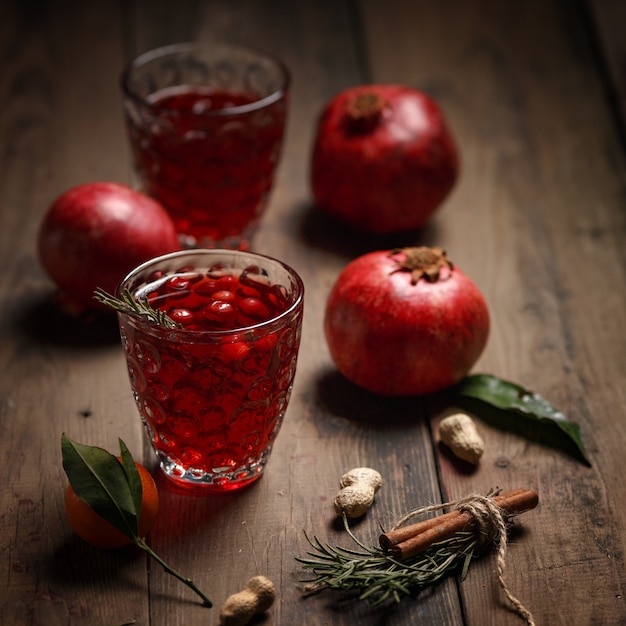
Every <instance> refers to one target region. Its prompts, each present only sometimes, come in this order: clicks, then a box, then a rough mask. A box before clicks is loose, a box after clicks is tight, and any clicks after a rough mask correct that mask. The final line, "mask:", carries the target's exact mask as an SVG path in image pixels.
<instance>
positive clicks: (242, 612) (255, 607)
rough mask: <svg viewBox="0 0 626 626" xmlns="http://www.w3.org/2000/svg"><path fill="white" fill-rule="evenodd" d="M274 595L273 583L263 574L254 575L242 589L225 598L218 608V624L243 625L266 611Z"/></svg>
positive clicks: (223, 625) (227, 625) (226, 625)
mask: <svg viewBox="0 0 626 626" xmlns="http://www.w3.org/2000/svg"><path fill="white" fill-rule="evenodd" d="M275 597H276V590H275V588H274V583H273V582H272V581H271V580H270V579H269V578H266V577H265V576H254V577H253V578H251V579H250V580H249V581H248V584H247V585H246V587H245V588H244V589H242V590H241V591H239V592H238V593H234V594H233V595H231V596H228V598H226V601H225V602H224V604H222V608H221V610H220V626H244V625H245V624H247V623H248V622H249V621H250V620H251V619H252V618H253V617H254V616H255V615H258V614H259V613H264V612H265V611H267V610H268V609H269V608H270V607H271V606H272V604H273V603H274V598H275Z"/></svg>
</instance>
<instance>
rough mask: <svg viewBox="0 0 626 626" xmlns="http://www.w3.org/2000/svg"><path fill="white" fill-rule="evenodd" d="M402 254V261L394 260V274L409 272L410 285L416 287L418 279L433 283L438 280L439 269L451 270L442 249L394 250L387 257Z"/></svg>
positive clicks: (450, 263) (450, 262)
mask: <svg viewBox="0 0 626 626" xmlns="http://www.w3.org/2000/svg"><path fill="white" fill-rule="evenodd" d="M396 254H403V255H404V259H401V260H400V259H395V263H396V267H395V268H394V269H393V270H392V272H391V273H392V274H393V273H395V272H410V273H411V284H412V285H416V284H417V282H418V281H419V279H420V278H423V279H424V280H426V281H428V282H429V283H435V282H437V281H438V280H439V277H440V272H441V268H443V267H447V268H448V269H450V270H451V269H453V268H454V265H453V264H452V261H450V260H449V259H448V258H447V256H446V251H445V250H444V249H443V248H428V247H426V246H419V247H417V248H396V249H394V250H392V251H391V252H390V253H389V256H394V255H396Z"/></svg>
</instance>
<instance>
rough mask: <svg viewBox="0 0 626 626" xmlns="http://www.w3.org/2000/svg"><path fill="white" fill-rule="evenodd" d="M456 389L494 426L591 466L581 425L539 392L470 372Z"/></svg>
mask: <svg viewBox="0 0 626 626" xmlns="http://www.w3.org/2000/svg"><path fill="white" fill-rule="evenodd" d="M453 393H454V394H455V395H456V396H457V399H458V400H459V401H460V402H461V403H464V404H466V405H467V406H468V407H469V408H470V409H471V410H473V412H474V413H476V415H478V416H479V417H482V418H485V419H486V420H487V421H490V422H491V423H492V424H493V425H494V426H496V427H500V428H504V429H506V430H511V431H514V432H517V433H518V434H522V435H524V436H526V437H528V438H530V439H534V440H536V441H538V442H540V443H544V444H548V445H553V446H556V447H559V448H561V449H563V450H565V451H566V452H568V453H569V454H571V455H573V456H575V457H577V458H578V459H579V460H581V461H582V462H583V463H585V465H588V466H591V461H590V460H589V456H588V455H587V451H586V449H585V445H584V442H583V438H582V434H581V432H580V428H579V427H578V425H577V424H575V423H574V422H570V421H568V419H567V417H566V416H565V415H564V414H563V413H562V412H561V411H559V410H558V409H556V408H555V407H553V406H552V405H551V404H550V403H549V402H548V401H547V400H546V399H545V398H543V397H541V396H540V395H539V394H537V393H535V392H533V391H530V390H529V389H525V388H524V387H521V386H520V385H517V384H515V383H512V382H509V381H506V380H502V379H501V378H497V377H496V376H491V375H489V374H475V375H472V376H467V377H466V378H465V379H464V380H462V381H461V382H460V383H459V384H458V385H457V386H456V387H454V389H453ZM472 401H474V402H472ZM475 401H478V404H477V403H476V402H475Z"/></svg>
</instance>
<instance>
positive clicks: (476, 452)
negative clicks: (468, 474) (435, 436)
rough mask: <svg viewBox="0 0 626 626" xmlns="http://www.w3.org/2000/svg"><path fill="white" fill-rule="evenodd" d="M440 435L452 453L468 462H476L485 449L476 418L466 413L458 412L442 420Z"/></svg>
mask: <svg viewBox="0 0 626 626" xmlns="http://www.w3.org/2000/svg"><path fill="white" fill-rule="evenodd" d="M439 437H440V439H441V441H442V442H443V443H445V444H446V445H447V446H448V448H450V450H451V451H452V453H453V454H454V455H455V456H456V457H458V458H459V459H462V460H463V461H467V462H468V463H472V464H474V465H475V464H476V463H478V461H479V460H480V457H481V456H482V455H483V452H484V451H485V444H484V442H483V440H482V437H481V436H480V435H479V434H478V430H477V429H476V424H475V423H474V420H473V419H472V418H471V417H470V416H469V415H466V414H465V413H456V414H455V415H450V416H448V417H446V418H444V419H442V420H441V423H440V424H439Z"/></svg>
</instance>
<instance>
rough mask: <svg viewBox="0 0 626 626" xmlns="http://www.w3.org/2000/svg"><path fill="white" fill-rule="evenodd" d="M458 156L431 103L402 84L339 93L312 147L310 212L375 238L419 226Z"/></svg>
mask: <svg viewBox="0 0 626 626" xmlns="http://www.w3.org/2000/svg"><path fill="white" fill-rule="evenodd" d="M458 172H459V157H458V152H457V149H456V145H455V142H454V139H453V137H452V135H451V133H450V131H449V130H448V128H447V126H446V123H445V120H444V116H443V114H442V112H441V110H440V109H439V107H438V106H437V104H436V103H435V102H434V100H432V99H431V98H430V97H428V96H427V95H426V94H424V93H422V92H420V91H417V90H415V89H412V88H410V87H405V86H402V85H363V86H359V87H352V88H350V89H346V90H344V91H342V92H341V93H339V94H338V95H337V96H335V97H334V98H333V99H332V100H331V101H330V102H329V103H328V104H327V105H326V107H325V109H324V111H323V112H322V115H321V117H320V120H319V125H318V129H317V135H316V139H315V143H314V147H313V157H312V164H311V186H312V191H313V196H314V199H315V204H316V206H317V207H318V208H319V209H320V210H321V211H323V212H326V213H328V214H330V215H332V216H333V217H335V218H337V219H339V220H340V221H342V222H344V223H345V224H346V225H347V226H349V227H352V228H355V229H357V230H360V231H363V232H366V233H372V234H376V235H382V234H390V233H395V232H402V231H407V230H413V229H416V228H419V227H421V226H422V225H423V224H424V223H425V222H426V221H427V220H428V218H429V217H430V216H431V215H432V214H433V212H434V211H435V210H436V209H437V208H438V207H439V206H440V205H441V203H442V202H443V200H444V198H445V197H446V196H447V195H448V193H449V192H450V190H451V189H452V187H453V186H454V183H455V181H456V179H457V176H458Z"/></svg>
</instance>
